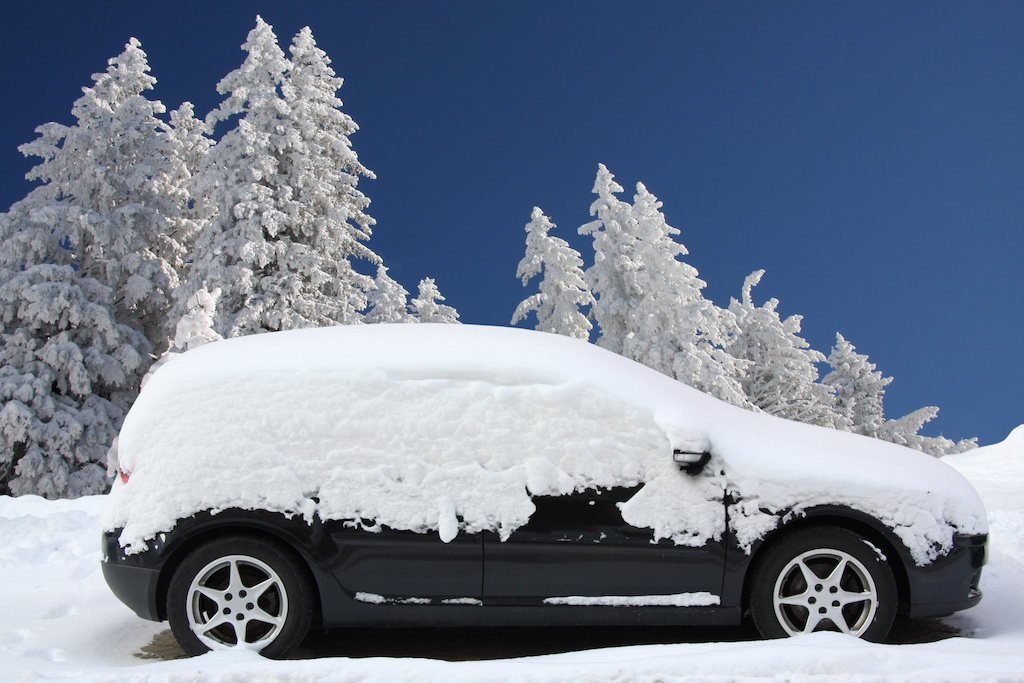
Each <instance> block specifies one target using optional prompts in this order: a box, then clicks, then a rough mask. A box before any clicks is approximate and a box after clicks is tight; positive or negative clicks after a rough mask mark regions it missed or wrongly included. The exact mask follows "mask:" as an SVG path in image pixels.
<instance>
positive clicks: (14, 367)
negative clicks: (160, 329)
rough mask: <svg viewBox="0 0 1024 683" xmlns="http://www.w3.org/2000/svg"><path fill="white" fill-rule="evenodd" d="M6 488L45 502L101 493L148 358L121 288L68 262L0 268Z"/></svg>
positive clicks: (0, 428) (0, 475)
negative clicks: (122, 303)
mask: <svg viewBox="0 0 1024 683" xmlns="http://www.w3.org/2000/svg"><path fill="white" fill-rule="evenodd" d="M0 283H2V284H0V315H2V319H3V333H2V335H0V404H2V408H0V479H2V481H0V484H2V485H3V487H2V488H3V492H4V493H6V492H7V491H8V490H9V491H10V492H11V493H13V494H14V495H22V494H29V493H31V494H36V495H40V496H45V497H47V498H58V497H65V498H67V497H77V496H82V495H89V494H96V493H102V492H103V491H105V490H106V488H107V486H108V484H109V480H108V479H107V475H106V471H105V470H106V467H105V463H106V455H107V448H108V447H109V446H110V444H111V442H112V441H113V439H114V437H115V436H116V435H117V431H118V429H120V426H121V421H122V420H123V419H124V415H125V413H126V412H127V410H128V407H129V405H130V404H131V401H132V400H134V397H135V392H136V389H137V387H138V385H139V382H140V379H141V376H142V372H143V371H144V368H145V366H146V365H147V364H148V358H145V357H144V356H143V355H142V354H141V353H140V351H139V349H146V348H148V344H147V343H146V340H145V338H144V337H143V336H142V334H141V333H140V332H138V331H136V330H133V329H132V328H130V327H129V326H127V325H124V324H121V323H118V322H117V320H116V319H115V316H114V314H113V311H114V306H113V301H112V299H113V295H114V293H113V291H112V290H111V289H110V288H109V287H107V286H105V285H103V284H102V283H101V282H99V281H97V280H96V279H94V278H91V277H87V276H84V275H82V274H81V273H80V272H77V271H75V269H74V268H72V267H71V266H69V265H57V264H40V265H32V266H29V267H27V268H25V269H24V270H11V269H9V268H3V269H0Z"/></svg>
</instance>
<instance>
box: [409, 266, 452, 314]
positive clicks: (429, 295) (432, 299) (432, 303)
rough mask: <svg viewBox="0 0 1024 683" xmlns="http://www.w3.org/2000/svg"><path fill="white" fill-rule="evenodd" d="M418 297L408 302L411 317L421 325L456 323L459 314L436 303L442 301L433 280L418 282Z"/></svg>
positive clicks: (425, 279)
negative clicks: (411, 312) (411, 313)
mask: <svg viewBox="0 0 1024 683" xmlns="http://www.w3.org/2000/svg"><path fill="white" fill-rule="evenodd" d="M419 293H420V295H419V296H418V297H416V298H415V299H413V300H412V301H411V302H410V307H411V308H412V311H413V315H415V316H416V319H417V320H419V322H421V323H457V322H459V314H458V312H456V310H455V309H454V308H452V307H451V306H446V305H445V304H442V303H438V302H440V301H444V300H445V299H444V297H443V296H441V292H440V291H439V290H438V289H437V285H436V284H435V283H434V280H433V278H429V277H427V278H423V279H422V280H420V287H419Z"/></svg>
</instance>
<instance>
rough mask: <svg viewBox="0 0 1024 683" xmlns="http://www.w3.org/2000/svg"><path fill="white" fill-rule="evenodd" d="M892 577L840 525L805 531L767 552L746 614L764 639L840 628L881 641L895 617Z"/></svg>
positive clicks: (870, 549) (875, 553)
mask: <svg viewBox="0 0 1024 683" xmlns="http://www.w3.org/2000/svg"><path fill="white" fill-rule="evenodd" d="M896 600H897V591H896V580H895V578H894V577H893V573H892V569H891V568H890V567H889V564H888V562H887V561H886V559H885V557H884V556H883V555H882V553H881V551H880V550H879V549H878V548H876V547H874V546H873V545H871V544H870V543H868V541H867V540H866V539H864V538H862V537H861V536H859V535H858V534H855V533H853V532H852V531H848V530H847V529H842V528H838V527H819V528H814V529H803V530H800V531H796V532H793V533H791V534H789V535H787V536H784V537H782V538H780V539H779V540H778V542H776V544H775V545H773V546H772V547H771V548H769V549H768V550H767V551H766V554H765V556H764V558H763V560H762V561H761V563H760V564H759V565H758V567H757V569H756V570H755V573H754V576H753V579H752V585H751V589H750V612H751V616H753V618H754V624H755V625H756V626H757V630H758V631H760V633H761V635H763V636H764V637H766V638H782V637H785V636H793V635H798V634H801V633H811V632H813V631H841V632H842V633H846V634H849V635H852V636H856V637H858V638H864V639H865V640H872V641H880V640H882V639H884V638H885V637H886V636H887V635H888V633H889V629H890V628H891V627H892V623H893V620H894V619H895V617H896Z"/></svg>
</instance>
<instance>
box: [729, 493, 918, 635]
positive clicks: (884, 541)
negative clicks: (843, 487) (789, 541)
mask: <svg viewBox="0 0 1024 683" xmlns="http://www.w3.org/2000/svg"><path fill="white" fill-rule="evenodd" d="M815 527H839V528H842V529H846V530H847V531H852V532H853V533H855V534H857V535H859V536H861V537H863V538H864V539H865V540H867V541H868V542H869V543H871V544H872V545H874V546H875V547H876V548H877V549H878V550H879V551H880V552H881V553H882V555H883V556H884V557H885V559H886V561H887V562H888V564H889V567H890V568H891V569H892V573H893V578H895V579H896V591H897V607H896V613H897V614H899V615H906V614H908V613H909V611H910V605H911V598H912V595H911V581H910V576H909V574H908V571H907V562H912V560H911V558H910V554H909V551H907V550H906V548H905V547H904V545H903V543H902V542H901V541H900V540H899V538H898V537H897V536H896V535H895V534H894V533H893V532H892V530H891V529H889V528H888V527H886V526H885V525H883V524H881V523H880V522H878V520H876V519H875V518H874V517H872V516H870V515H868V514H866V513H863V512H859V511H857V510H850V509H848V508H842V507H835V506H820V507H815V508H810V509H808V510H805V511H802V512H801V514H799V515H790V516H787V517H784V518H783V520H782V522H781V523H780V524H779V526H778V527H776V528H775V529H774V530H772V531H771V532H770V533H769V534H768V535H767V536H766V537H765V538H763V539H762V540H761V541H760V542H758V543H757V544H756V545H755V547H754V548H753V551H752V552H751V556H750V561H749V563H748V564H747V568H746V571H745V572H744V576H743V591H742V600H743V603H742V606H743V611H744V612H746V611H748V610H749V608H750V586H751V578H752V577H753V576H755V575H756V574H757V569H758V567H759V565H760V563H761V562H762V561H763V560H764V556H765V554H766V551H767V550H768V549H769V548H771V547H772V546H774V545H775V544H777V543H779V542H780V541H781V540H783V539H785V537H787V536H789V535H790V534H792V533H794V532H797V531H803V530H806V529H813V528H815Z"/></svg>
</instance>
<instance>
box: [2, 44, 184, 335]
mask: <svg viewBox="0 0 1024 683" xmlns="http://www.w3.org/2000/svg"><path fill="white" fill-rule="evenodd" d="M93 79H94V81H95V83H94V85H93V87H91V88H83V89H82V91H83V95H82V97H80V98H79V99H78V100H77V101H76V102H75V103H74V106H73V108H72V114H73V115H74V117H75V120H76V123H75V125H72V126H65V125H61V124H58V123H48V124H45V125H43V126H40V127H39V128H38V129H37V132H39V134H40V135H39V138H38V139H37V140H35V141H33V142H30V143H27V144H25V145H22V146H21V147H20V149H21V151H22V152H23V153H24V154H25V155H27V156H28V155H34V156H38V157H40V158H42V162H41V163H39V164H38V165H37V166H36V167H35V168H34V169H32V171H31V172H30V173H29V175H28V178H29V179H36V180H40V181H42V182H43V185H41V186H39V187H36V188H35V189H34V190H33V191H32V192H30V193H29V195H28V196H27V197H26V198H25V199H23V200H21V201H20V202H18V203H17V204H15V205H14V206H13V207H11V211H10V220H11V222H12V223H13V227H12V229H13V232H14V235H13V237H12V239H13V242H12V243H11V244H8V245H5V248H4V249H3V251H4V258H3V262H4V263H5V264H6V265H8V266H13V265H19V266H20V265H28V264H34V263H43V262H46V263H62V264H63V263H67V264H73V265H74V266H75V267H76V268H77V269H78V271H79V272H80V273H81V275H82V276H84V277H92V278H95V279H96V280H98V281H100V282H102V283H105V284H106V285H108V286H109V287H111V289H113V292H114V294H113V304H114V306H115V307H116V317H117V320H118V321H119V322H122V323H124V324H127V325H129V326H131V327H132V328H134V329H137V330H139V331H141V332H143V334H144V335H145V337H146V339H148V340H149V342H150V344H151V345H152V346H153V347H154V349H155V350H156V351H160V349H161V347H165V346H166V341H167V338H168V336H169V330H168V329H167V310H168V308H169V306H170V292H171V290H172V289H173V288H174V287H175V285H176V284H177V278H178V270H177V269H178V266H180V264H181V263H182V261H181V258H182V255H183V254H184V252H185V250H186V249H187V245H186V244H184V243H183V242H184V241H187V239H188V238H189V236H190V233H191V232H194V230H193V229H192V227H191V226H187V225H183V224H182V221H181V208H182V207H183V206H185V205H186V204H187V203H188V201H189V198H188V195H187V190H186V189H185V188H183V187H182V184H181V182H180V178H179V177H178V170H177V169H176V167H175V161H174V160H175V156H176V153H177V149H176V146H175V141H174V140H173V138H172V137H171V136H170V135H169V129H168V127H167V126H166V124H164V123H163V122H162V121H160V120H159V119H157V118H156V114H161V113H163V112H164V111H165V109H164V106H163V105H162V104H161V103H160V102H159V101H151V100H149V99H147V98H146V97H145V95H144V93H145V91H147V90H151V89H152V88H153V85H154V83H155V82H156V79H155V78H153V77H152V76H151V75H149V65H148V63H147V60H146V53H145V52H143V51H142V48H141V46H140V44H139V42H138V41H137V40H135V39H134V38H132V39H131V40H130V41H129V42H128V44H127V45H126V46H125V50H124V52H123V53H121V54H120V55H118V56H117V57H115V58H113V59H111V60H110V62H109V67H108V68H107V70H106V72H104V73H99V74H94V75H93ZM40 231H41V232H40ZM55 242H57V243H59V244H55ZM44 245H45V247H44Z"/></svg>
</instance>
